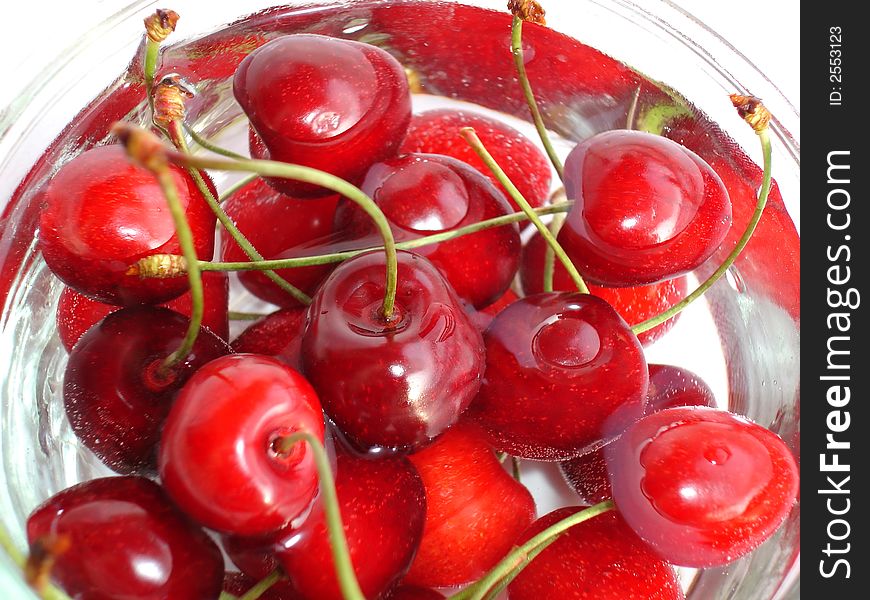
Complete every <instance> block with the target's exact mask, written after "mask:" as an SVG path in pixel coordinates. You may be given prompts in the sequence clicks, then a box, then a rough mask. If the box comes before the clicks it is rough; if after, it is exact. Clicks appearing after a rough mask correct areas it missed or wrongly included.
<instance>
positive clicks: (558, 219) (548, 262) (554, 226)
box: [544, 213, 564, 292]
mask: <svg viewBox="0 0 870 600" xmlns="http://www.w3.org/2000/svg"><path fill="white" fill-rule="evenodd" d="M563 221H564V214H561V213H560V214H557V215H555V216H554V217H553V220H552V221H550V227H549V229H550V233H551V234H552V235H553V237H554V238H555V237H556V236H557V235H559V230H560V229H561V228H562V222H563ZM555 273H556V253H555V252H553V247H552V246H551V245H549V244H547V248H546V249H545V250H544V291H545V292H552V291H553V276H554V275H555Z"/></svg>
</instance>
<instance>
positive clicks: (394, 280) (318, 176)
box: [167, 152, 398, 322]
mask: <svg viewBox="0 0 870 600" xmlns="http://www.w3.org/2000/svg"><path fill="white" fill-rule="evenodd" d="M167 156H168V158H169V160H170V161H171V162H173V163H175V164H179V165H183V166H187V167H196V168H199V169H220V170H224V171H242V172H247V173H256V174H258V175H260V176H262V177H280V178H283V179H294V180H297V181H302V182H304V183H310V184H312V185H317V186H320V187H324V188H326V189H329V190H332V191H333V192H336V193H338V194H341V195H342V196H344V197H345V198H347V199H348V200H351V201H353V202H356V203H357V204H358V205H359V207H360V208H361V209H362V210H364V211H365V212H366V214H368V215H369V217H371V219H372V221H373V222H374V224H375V226H376V227H377V229H378V232H379V233H380V234H381V237H382V238H383V240H384V252H385V253H386V256H387V260H386V286H385V287H386V291H385V293H384V302H383V308H382V310H381V312H382V314H383V317H384V319H386V321H387V322H389V321H391V320H392V318H393V311H394V308H395V303H396V287H397V284H398V257H397V254H396V240H395V238H394V237H393V232H392V230H391V229H390V223H389V221H387V218H386V216H384V213H383V212H382V211H381V209H380V208H379V207H378V205H377V204H375V202H374V200H372V199H371V198H369V197H368V196H367V195H366V194H365V192H363V191H362V190H361V189H359V188H358V187H356V186H355V185H353V184H351V183H348V182H347V181H345V180H344V179H341V178H340V177H336V176H335V175H332V174H331V173H327V172H325V171H320V170H319V169H313V168H311V167H305V166H302V165H294V164H290V163H282V162H276V161H272V160H252V159H238V160H225V159H219V158H206V157H200V156H191V155H185V154H180V153H177V152H167Z"/></svg>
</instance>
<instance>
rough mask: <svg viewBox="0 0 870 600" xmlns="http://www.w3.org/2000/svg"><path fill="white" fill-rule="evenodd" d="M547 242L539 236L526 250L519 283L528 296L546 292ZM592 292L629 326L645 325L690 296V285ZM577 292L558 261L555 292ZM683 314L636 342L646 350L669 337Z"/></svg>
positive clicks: (676, 282) (678, 280)
mask: <svg viewBox="0 0 870 600" xmlns="http://www.w3.org/2000/svg"><path fill="white" fill-rule="evenodd" d="M546 251H547V242H546V240H544V238H542V237H541V235H540V234H539V233H537V232H536V233H535V234H534V235H533V236H532V238H531V239H530V240H529V241H528V242H527V243H526V245H525V246H523V253H522V258H521V261H520V281H521V282H522V284H523V292H524V293H525V294H526V295H532V294H539V293H541V292H543V291H544V256H545V253H546ZM587 286H588V287H589V292H590V293H591V294H594V295H596V296H598V297H599V298H602V299H603V300H606V301H607V303H608V304H610V305H611V306H612V307H613V308H614V309H615V310H616V312H618V313H619V315H620V316H621V317H622V318H623V319H625V321H626V323H628V324H629V325H637V324H638V323H643V322H644V321H646V320H647V319H651V318H652V317H655V316H658V315H660V314H661V313H663V312H664V311H666V310H667V309H669V308H671V307H672V306H673V305H675V304H677V303H678V302H680V300H682V299H683V298H685V297H686V296H687V295H688V293H689V284H688V281H687V280H686V278H685V277H675V278H673V279H665V280H664V281H659V282H657V283H652V284H650V285H639V286H635V287H619V288H611V287H601V286H597V285H593V284H591V283H588V282H587ZM575 289H577V286H575V285H574V281H573V280H572V279H571V276H570V275H569V274H568V271H566V270H565V267H563V266H562V264H561V263H560V262H559V261H558V260H557V261H556V262H555V264H554V270H553V290H554V291H560V292H570V291H573V290H575ZM679 317H680V313H677V314H676V315H675V316H673V317H671V318H670V319H668V320H667V321H665V322H664V323H662V324H660V325H657V326H655V327H653V328H652V329H648V330H647V331H644V332H643V333H640V334H638V336H637V339H639V340H640V342H641V343H642V344H643V345H644V346H647V345H649V344H652V343H653V342H654V341H656V340H657V339H659V338H661V337H662V336H663V335H664V334H665V333H667V332H668V331H669V330H670V329H671V328H672V327H673V326H674V325H675V324H676V322H677V319H679Z"/></svg>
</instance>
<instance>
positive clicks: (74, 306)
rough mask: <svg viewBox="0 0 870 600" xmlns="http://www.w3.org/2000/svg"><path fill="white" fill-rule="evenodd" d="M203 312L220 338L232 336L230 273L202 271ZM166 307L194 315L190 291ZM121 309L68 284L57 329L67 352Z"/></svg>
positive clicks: (204, 319) (59, 305) (207, 324)
mask: <svg viewBox="0 0 870 600" xmlns="http://www.w3.org/2000/svg"><path fill="white" fill-rule="evenodd" d="M202 291H203V300H204V301H203V315H202V325H203V327H207V328H208V329H209V330H211V332H212V333H214V334H215V335H217V336H218V337H220V338H222V339H224V340H226V339H228V338H229V335H230V322H229V318H228V312H227V306H228V304H229V295H230V284H229V278H228V277H227V274H226V273H222V272H220V271H206V272H204V273H203V274H202ZM163 306H165V307H166V308H169V309H172V310H174V311H175V312H178V313H181V314H182V315H184V316H186V317H190V312H191V309H192V305H191V300H190V292H187V293H185V294H182V295H181V296H179V297H178V298H176V299H175V300H171V301H169V302H166V303H164V304H163ZM116 310H118V306H116V305H114V304H104V303H102V302H98V301H97V300H91V299H90V298H88V297H87V296H84V295H82V294H80V293H78V292H77V291H75V290H74V289H72V288H71V287H65V288H64V289H63V291H61V293H60V299H59V300H58V303H57V332H58V335H59V336H60V341H61V343H62V344H63V346H64V348H66V350H67V352H69V351H70V350H72V347H73V346H75V343H76V342H77V341H79V338H80V337H82V335H84V333H85V332H86V331H87V330H88V329H90V328H91V326H92V325H93V324H94V323H96V322H98V321H100V320H101V319H102V318H103V317H105V316H106V315H108V314H109V313H111V312H115V311H116Z"/></svg>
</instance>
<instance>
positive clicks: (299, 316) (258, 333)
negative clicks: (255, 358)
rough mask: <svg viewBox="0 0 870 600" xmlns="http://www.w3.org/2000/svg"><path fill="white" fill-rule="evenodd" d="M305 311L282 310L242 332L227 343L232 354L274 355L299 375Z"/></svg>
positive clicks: (296, 309)
mask: <svg viewBox="0 0 870 600" xmlns="http://www.w3.org/2000/svg"><path fill="white" fill-rule="evenodd" d="M307 314H308V310H307V308H302V307H299V308H282V309H281V310H276V311H275V312H273V313H272V314H270V315H266V316H265V317H263V318H262V319H260V320H259V321H257V322H256V323H254V324H253V325H251V326H249V327H248V328H247V329H245V330H244V331H243V332H242V333H240V334H239V336H238V337H237V338H236V339H234V340H233V341H232V343H231V344H230V345H231V346H232V348H233V351H234V352H238V353H240V354H241V353H249V354H264V355H266V356H273V357H275V358H277V359H278V360H280V361H281V362H282V363H284V364H285V365H287V366H288V367H290V368H291V369H294V370H296V371H299V372H300V373H301V372H302V333H303V331H304V330H305V317H306V315H307Z"/></svg>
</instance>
